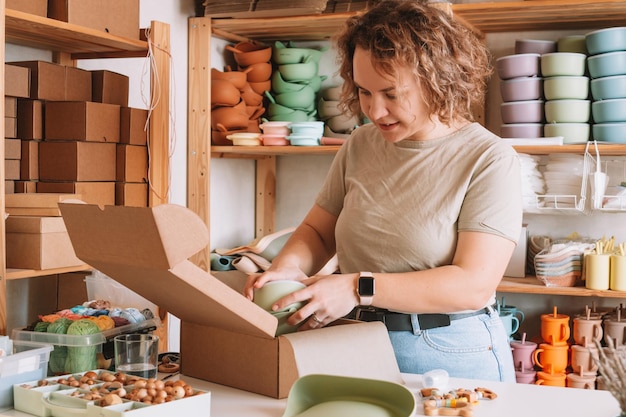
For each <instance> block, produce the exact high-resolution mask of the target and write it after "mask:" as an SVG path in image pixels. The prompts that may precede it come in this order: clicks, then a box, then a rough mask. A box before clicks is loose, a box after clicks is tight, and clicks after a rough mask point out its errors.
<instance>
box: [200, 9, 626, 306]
mask: <svg viewBox="0 0 626 417" xmlns="http://www.w3.org/2000/svg"><path fill="white" fill-rule="evenodd" d="M450 9H451V11H452V13H453V14H454V15H455V16H456V17H457V18H458V19H460V20H461V21H463V22H464V23H465V24H466V25H467V26H468V27H471V28H472V29H473V30H474V31H476V32H478V33H480V34H487V33H497V32H524V31H537V30H564V29H578V30H579V29H588V30H589V31H591V30H593V29H600V28H604V27H611V26H621V25H624V24H625V22H626V1H623V0H607V1H595V0H532V1H529V0H526V1H510V2H509V1H505V2H501V1H494V2H480V3H465V4H452V5H450ZM355 13H356V12H350V13H337V14H321V15H311V16H286V17H274V18H262V19H261V18H245V19H237V18H234V19H211V18H210V17H198V18H192V19H190V21H189V77H188V79H189V80H190V84H189V85H190V90H189V119H188V126H189V137H188V151H189V165H188V179H189V181H188V206H189V207H190V208H191V209H192V210H194V211H195V212H196V213H198V215H200V217H202V218H203V219H204V220H205V221H206V223H207V224H209V219H210V213H209V201H210V187H209V171H210V164H211V158H248V159H254V160H255V161H256V163H257V178H256V183H257V210H256V211H257V212H256V226H257V227H256V230H257V234H258V235H261V234H267V233H270V232H272V231H274V206H273V202H274V200H275V191H276V190H275V178H276V162H275V156H287V155H332V154H334V153H335V152H336V151H337V150H338V149H339V147H337V146H319V147H306V148H304V147H302V148H301V147H290V146H284V147H271V148H264V147H262V146H260V147H235V146H214V147H211V146H210V136H209V135H210V92H211V90H210V88H211V85H210V84H211V83H210V75H209V69H210V68H211V60H210V53H209V51H210V50H211V49H210V42H211V37H212V36H214V37H218V38H221V39H224V40H227V41H231V42H240V41H244V40H252V41H256V42H259V43H264V44H268V45H270V44H271V43H273V42H274V41H276V40H292V41H319V40H329V39H331V37H332V35H333V34H334V33H335V32H336V31H337V29H338V28H339V27H340V26H341V25H342V24H343V22H344V21H345V19H346V18H348V17H350V16H352V15H354V14H355ZM599 149H600V152H601V153H602V154H603V155H626V145H617V144H616V145H613V144H602V145H600V147H599ZM516 150H517V151H518V152H520V153H529V154H537V155H546V154H550V153H576V154H583V153H584V151H585V145H564V146H519V147H516ZM209 253H210V249H209V246H207V250H206V251H205V252H203V253H200V254H198V255H197V256H196V258H195V259H194V260H195V261H196V262H197V263H198V265H201V266H203V267H204V268H206V269H209V267H208V265H209ZM498 291H501V292H518V293H530V294H556V295H577V296H599V297H621V296H622V295H625V296H626V294H621V293H618V292H615V291H600V292H599V291H590V290H586V289H585V288H581V287H571V288H557V287H546V286H545V285H543V283H541V282H540V281H538V280H537V279H535V278H525V279H515V278H505V279H504V280H503V281H502V283H501V285H500V286H499V287H498Z"/></svg>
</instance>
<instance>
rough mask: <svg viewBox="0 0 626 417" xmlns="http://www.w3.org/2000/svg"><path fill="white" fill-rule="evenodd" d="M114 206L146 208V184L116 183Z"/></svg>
mask: <svg viewBox="0 0 626 417" xmlns="http://www.w3.org/2000/svg"><path fill="white" fill-rule="evenodd" d="M115 205H117V206H129V207H148V184H147V183H145V182H143V183H137V182H116V183H115Z"/></svg>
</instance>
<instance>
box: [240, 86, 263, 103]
mask: <svg viewBox="0 0 626 417" xmlns="http://www.w3.org/2000/svg"><path fill="white" fill-rule="evenodd" d="M241 98H242V99H243V101H244V102H245V103H246V106H258V105H260V104H261V103H263V96H262V95H261V94H259V93H257V92H256V91H254V90H253V89H252V86H251V85H250V83H246V85H245V86H244V88H243V89H242V90H241Z"/></svg>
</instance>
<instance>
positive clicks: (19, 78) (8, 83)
mask: <svg viewBox="0 0 626 417" xmlns="http://www.w3.org/2000/svg"><path fill="white" fill-rule="evenodd" d="M4 95H5V96H11V97H23V98H28V97H30V70H29V69H28V68H25V67H22V66H19V65H11V64H4Z"/></svg>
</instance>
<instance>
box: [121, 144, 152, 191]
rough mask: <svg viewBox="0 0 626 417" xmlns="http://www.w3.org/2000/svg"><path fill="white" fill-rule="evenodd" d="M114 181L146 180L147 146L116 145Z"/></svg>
mask: <svg viewBox="0 0 626 417" xmlns="http://www.w3.org/2000/svg"><path fill="white" fill-rule="evenodd" d="M116 159H117V161H116V164H117V174H116V181H120V182H148V147H147V146H139V145H123V144H118V145H117V158H116Z"/></svg>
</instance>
